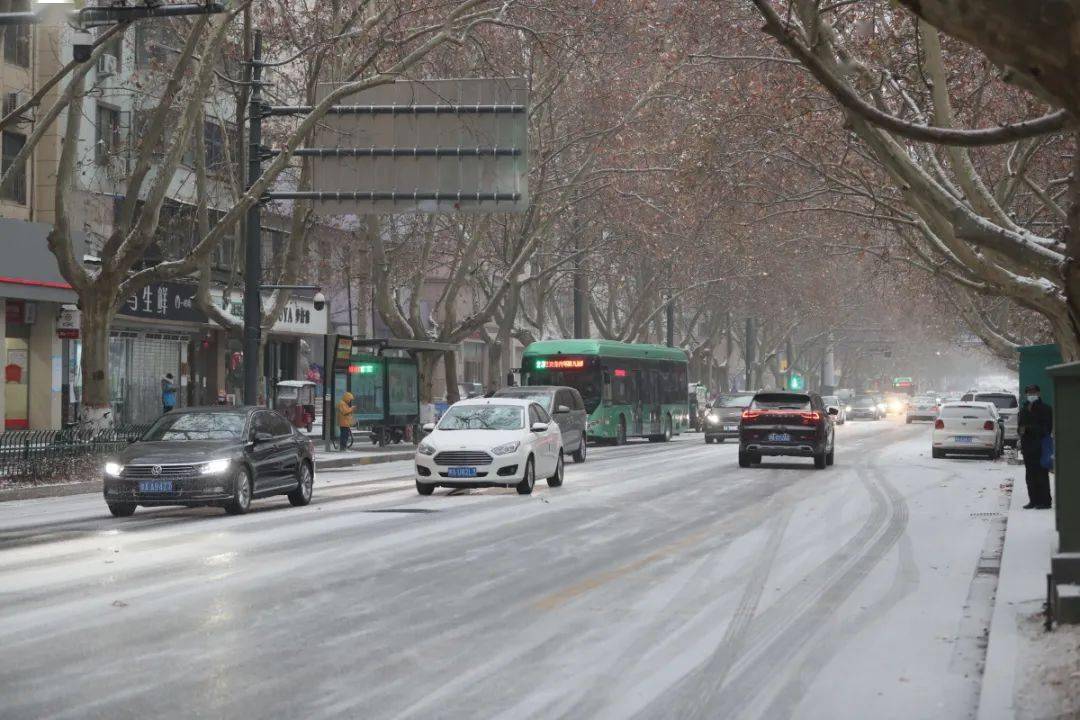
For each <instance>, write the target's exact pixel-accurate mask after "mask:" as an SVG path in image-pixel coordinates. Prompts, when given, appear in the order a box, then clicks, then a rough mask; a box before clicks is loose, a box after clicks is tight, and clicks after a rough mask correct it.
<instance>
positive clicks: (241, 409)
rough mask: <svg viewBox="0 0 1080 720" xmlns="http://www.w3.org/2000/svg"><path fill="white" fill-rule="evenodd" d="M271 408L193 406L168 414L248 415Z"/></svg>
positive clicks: (176, 409)
mask: <svg viewBox="0 0 1080 720" xmlns="http://www.w3.org/2000/svg"><path fill="white" fill-rule="evenodd" d="M271 409H272V408H265V407H262V406H259V405H193V406H190V407H178V408H173V409H172V410H170V411H169V412H173V413H178V414H179V413H186V412H200V413H250V412H255V411H256V410H271Z"/></svg>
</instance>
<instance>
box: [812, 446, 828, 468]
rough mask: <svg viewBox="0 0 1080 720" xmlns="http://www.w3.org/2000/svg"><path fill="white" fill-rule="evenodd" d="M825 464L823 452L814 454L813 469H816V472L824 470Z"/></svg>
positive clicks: (825, 459)
mask: <svg viewBox="0 0 1080 720" xmlns="http://www.w3.org/2000/svg"><path fill="white" fill-rule="evenodd" d="M826 464H827V458H826V454H825V451H824V450H822V451H821V452H819V453H814V467H816V468H817V469H818V470H824V469H825V467H826Z"/></svg>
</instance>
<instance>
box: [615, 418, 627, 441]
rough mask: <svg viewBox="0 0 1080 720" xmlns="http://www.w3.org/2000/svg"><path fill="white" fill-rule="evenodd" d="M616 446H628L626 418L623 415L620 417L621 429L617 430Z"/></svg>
mask: <svg viewBox="0 0 1080 720" xmlns="http://www.w3.org/2000/svg"><path fill="white" fill-rule="evenodd" d="M615 444H616V445H625V444H626V418H625V417H623V416H622V415H620V416H619V427H618V429H616V430H615Z"/></svg>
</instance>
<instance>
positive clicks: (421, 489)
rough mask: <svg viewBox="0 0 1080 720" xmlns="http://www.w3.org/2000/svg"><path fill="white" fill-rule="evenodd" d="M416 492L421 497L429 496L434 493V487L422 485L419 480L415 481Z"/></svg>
mask: <svg viewBox="0 0 1080 720" xmlns="http://www.w3.org/2000/svg"><path fill="white" fill-rule="evenodd" d="M416 492H418V493H420V494H421V495H430V494H431V493H433V492H435V486H434V485H430V484H428V483H422V482H420V481H419V480H417V481H416Z"/></svg>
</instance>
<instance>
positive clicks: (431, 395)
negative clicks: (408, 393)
mask: <svg viewBox="0 0 1080 720" xmlns="http://www.w3.org/2000/svg"><path fill="white" fill-rule="evenodd" d="M418 355H419V356H420V358H419V360H418V361H417V368H418V371H419V373H420V404H421V405H430V404H431V403H434V402H435V364H436V363H437V362H438V361H439V356H438V355H437V354H435V353H429V352H424V353H418Z"/></svg>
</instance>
